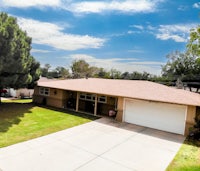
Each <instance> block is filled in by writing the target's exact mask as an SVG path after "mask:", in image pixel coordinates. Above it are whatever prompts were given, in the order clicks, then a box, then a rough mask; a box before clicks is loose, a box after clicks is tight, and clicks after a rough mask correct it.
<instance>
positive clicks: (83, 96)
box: [79, 93, 107, 103]
mask: <svg viewBox="0 0 200 171" xmlns="http://www.w3.org/2000/svg"><path fill="white" fill-rule="evenodd" d="M79 98H80V99H81V100H87V101H93V102H94V101H95V94H88V93H87V94H86V93H80V97H79ZM97 101H98V102H99V103H106V102H107V97H106V96H98V97H97Z"/></svg>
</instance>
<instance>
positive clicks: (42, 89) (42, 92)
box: [39, 87, 50, 96]
mask: <svg viewBox="0 0 200 171" xmlns="http://www.w3.org/2000/svg"><path fill="white" fill-rule="evenodd" d="M39 93H40V95H44V96H49V93H50V89H49V88H45V87H40V90H39Z"/></svg>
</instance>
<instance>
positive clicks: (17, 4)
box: [0, 0, 61, 8]
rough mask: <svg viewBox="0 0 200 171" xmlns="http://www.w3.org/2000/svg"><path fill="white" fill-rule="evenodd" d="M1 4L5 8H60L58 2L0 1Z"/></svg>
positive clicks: (32, 0) (47, 0)
mask: <svg viewBox="0 0 200 171" xmlns="http://www.w3.org/2000/svg"><path fill="white" fill-rule="evenodd" d="M0 2H1V4H2V5H3V6H5V7H17V8H28V7H38V8H40V7H48V6H49V7H59V6H61V1H60V0H18V1H16V0H1V1H0Z"/></svg>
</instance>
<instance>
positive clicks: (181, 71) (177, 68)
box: [162, 51, 196, 81]
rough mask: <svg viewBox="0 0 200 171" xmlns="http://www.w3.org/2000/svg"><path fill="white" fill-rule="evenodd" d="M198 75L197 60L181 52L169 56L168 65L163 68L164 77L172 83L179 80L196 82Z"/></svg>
mask: <svg viewBox="0 0 200 171" xmlns="http://www.w3.org/2000/svg"><path fill="white" fill-rule="evenodd" d="M195 73H196V59H195V58H194V57H192V56H191V55H188V54H187V53H181V52H179V51H176V52H172V53H170V54H168V55H167V63H166V64H165V65H164V66H163V67H162V75H163V76H164V77H167V78H168V79H169V80H171V81H176V80H177V79H178V78H179V79H181V80H183V81H186V80H194V79H195Z"/></svg>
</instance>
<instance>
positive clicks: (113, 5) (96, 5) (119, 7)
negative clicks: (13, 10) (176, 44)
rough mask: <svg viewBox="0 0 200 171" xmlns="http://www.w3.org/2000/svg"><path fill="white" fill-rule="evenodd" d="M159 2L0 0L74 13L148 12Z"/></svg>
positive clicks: (4, 3) (7, 3)
mask: <svg viewBox="0 0 200 171" xmlns="http://www.w3.org/2000/svg"><path fill="white" fill-rule="evenodd" d="M159 2H162V0H152V1H150V0H124V1H121V0H112V1H100V0H96V1H81V2H75V1H72V0H0V4H1V5H2V6H4V7H17V8H29V7H35V8H41V7H51V8H55V7H56V8H60V9H65V10H67V11H71V12H72V13H76V14H84V13H102V12H108V11H117V12H123V13H140V12H145V13H149V12H154V11H155V10H156V8H157V4H158V3H159Z"/></svg>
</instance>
